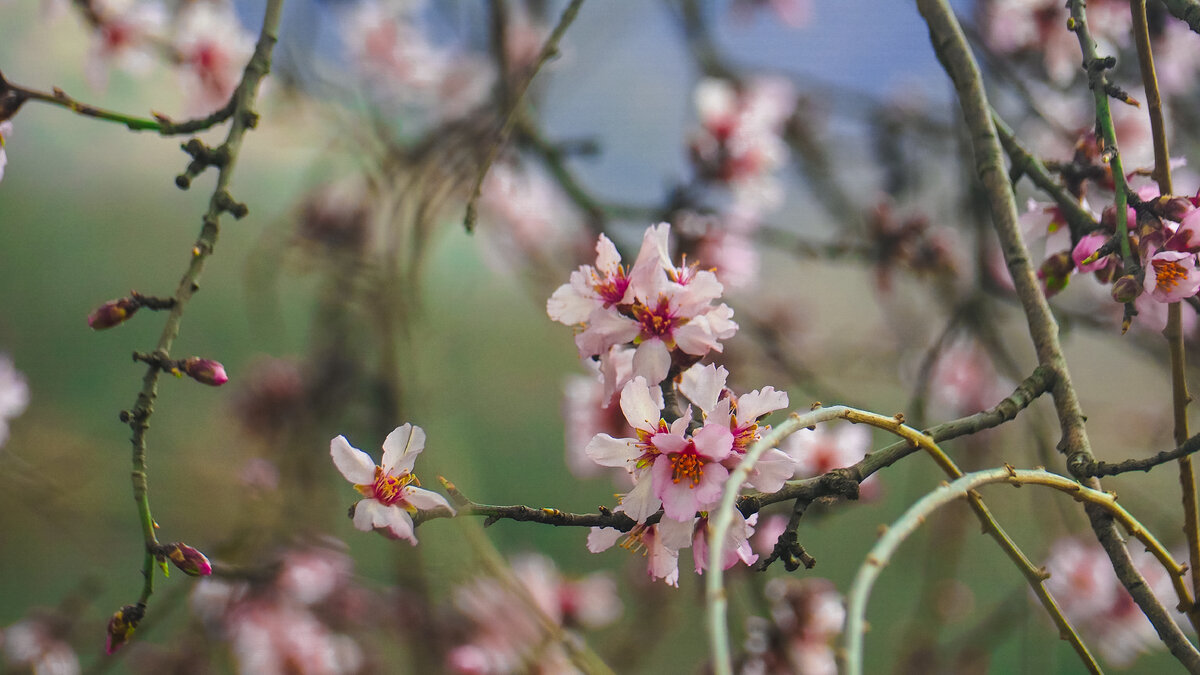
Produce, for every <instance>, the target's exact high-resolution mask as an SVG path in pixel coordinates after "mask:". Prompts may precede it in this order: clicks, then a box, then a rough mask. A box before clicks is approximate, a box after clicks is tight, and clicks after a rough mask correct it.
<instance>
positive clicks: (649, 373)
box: [633, 325, 691, 384]
mask: <svg viewBox="0 0 1200 675" xmlns="http://www.w3.org/2000/svg"><path fill="white" fill-rule="evenodd" d="M683 328H687V326H686V325H685V326H683ZM676 333H678V331H676ZM689 353H691V352H689ZM670 370H671V350H669V349H667V346H666V345H665V344H663V341H662V340H660V339H659V338H656V337H655V338H651V339H649V340H646V341H645V342H643V343H642V344H640V345H638V348H637V351H636V352H634V353H633V374H634V375H641V376H642V377H644V378H646V382H649V383H653V384H658V383H659V382H662V381H663V380H665V379H667V373H668V372H670Z"/></svg>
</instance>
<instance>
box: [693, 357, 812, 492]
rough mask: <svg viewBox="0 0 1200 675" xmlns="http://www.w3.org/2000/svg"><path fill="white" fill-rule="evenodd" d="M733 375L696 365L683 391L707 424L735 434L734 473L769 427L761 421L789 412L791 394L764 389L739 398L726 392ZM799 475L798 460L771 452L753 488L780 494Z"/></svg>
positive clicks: (755, 473) (730, 463)
mask: <svg viewBox="0 0 1200 675" xmlns="http://www.w3.org/2000/svg"><path fill="white" fill-rule="evenodd" d="M728 376H729V373H728V371H727V370H726V369H725V368H724V367H723V366H716V365H712V364H709V365H705V366H702V365H700V364H696V365H694V366H692V367H691V368H688V369H687V370H685V371H684V372H683V375H682V376H681V378H680V384H679V391H680V392H681V393H683V395H684V396H686V397H687V398H688V400H689V401H691V402H692V403H693V404H695V405H696V407H698V408H700V410H701V411H702V412H703V414H704V419H705V421H706V422H709V423H713V424H724V425H727V426H728V427H729V431H730V432H731V433H732V434H733V452H732V453H731V454H730V455H729V457H728V458H727V459H726V461H725V466H726V468H728V469H730V470H731V471H732V470H733V469H735V468H737V465H738V464H739V463H741V461H742V455H744V454H745V453H746V451H747V450H749V449H750V446H751V445H753V444H754V442H755V441H757V440H758V439H759V438H761V437H762V433H763V432H765V431H766V430H768V429H770V428H771V427H770V426H769V425H760V424H759V421H760V420H761V419H762V418H763V417H765V416H767V415H769V414H770V413H772V412H774V411H776V410H781V409H783V408H786V407H787V405H788V397H787V392H782V391H775V388H774V387H769V386H768V387H763V388H762V389H756V390H754V391H752V392H750V393H748V394H742V395H741V396H735V395H734V394H733V392H731V391H729V390H728V389H726V388H725V381H726V379H727V378H728ZM795 471H796V466H795V462H794V460H793V459H792V458H791V457H790V456H789V455H788V454H787V453H785V452H783V451H782V450H779V449H778V448H770V449H768V450H767V451H766V452H764V453H763V454H762V455H761V456H760V457H759V459H758V461H757V462H755V464H754V467H753V469H752V470H751V473H750V477H749V480H748V482H749V484H750V485H751V486H752V487H754V488H755V489H756V490H760V491H762V492H776V491H778V490H779V489H780V488H782V487H783V484H784V482H785V481H787V480H788V479H789V478H791V477H792V476H793V475H794V474H795Z"/></svg>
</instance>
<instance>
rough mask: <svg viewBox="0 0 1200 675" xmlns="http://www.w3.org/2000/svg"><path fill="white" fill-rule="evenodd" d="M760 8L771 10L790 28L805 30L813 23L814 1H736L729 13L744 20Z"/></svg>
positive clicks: (730, 7)
mask: <svg viewBox="0 0 1200 675" xmlns="http://www.w3.org/2000/svg"><path fill="white" fill-rule="evenodd" d="M759 8H764V9H768V8H769V9H770V10H771V11H772V12H774V13H775V16H776V18H778V19H779V21H780V22H782V23H783V24H784V25H785V26H787V27H788V28H804V27H805V26H808V25H809V24H810V23H811V22H812V17H813V3H812V0H734V2H733V4H732V5H730V6H729V11H730V12H731V13H732V14H733V15H734V17H736V18H739V19H743V20H744V19H748V18H749V16H750V14H751V13H752V12H753V11H754V10H756V9H759Z"/></svg>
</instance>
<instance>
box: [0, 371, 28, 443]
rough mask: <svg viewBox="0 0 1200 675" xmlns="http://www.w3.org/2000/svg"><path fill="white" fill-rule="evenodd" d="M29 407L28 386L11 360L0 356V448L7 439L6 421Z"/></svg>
mask: <svg viewBox="0 0 1200 675" xmlns="http://www.w3.org/2000/svg"><path fill="white" fill-rule="evenodd" d="M28 405H29V384H28V383H27V382H26V381H25V376H24V375H22V374H21V371H19V370H17V369H16V366H14V365H13V362H12V359H10V358H8V356H7V355H5V354H0V446H2V445H4V441H6V440H7V439H8V421H9V420H10V419H12V418H14V417H16V416H18V415H20V414H21V413H23V412H25V408H26V406H28Z"/></svg>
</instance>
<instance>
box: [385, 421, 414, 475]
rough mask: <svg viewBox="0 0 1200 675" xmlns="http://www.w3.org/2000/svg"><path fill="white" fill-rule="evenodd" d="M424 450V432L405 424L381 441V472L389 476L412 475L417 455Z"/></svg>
mask: <svg viewBox="0 0 1200 675" xmlns="http://www.w3.org/2000/svg"><path fill="white" fill-rule="evenodd" d="M424 449H425V430H424V429H422V428H421V427H418V426H414V425H412V424H408V423H405V424H404V425H402V426H398V427H396V428H395V429H393V430H392V433H390V434H388V436H387V438H386V439H384V441H383V464H382V466H383V470H384V472H385V473H387V474H388V475H389V476H393V475H398V474H401V473H412V468H413V464H414V463H415V462H416V461H417V455H419V454H421V451H422V450H424Z"/></svg>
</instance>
